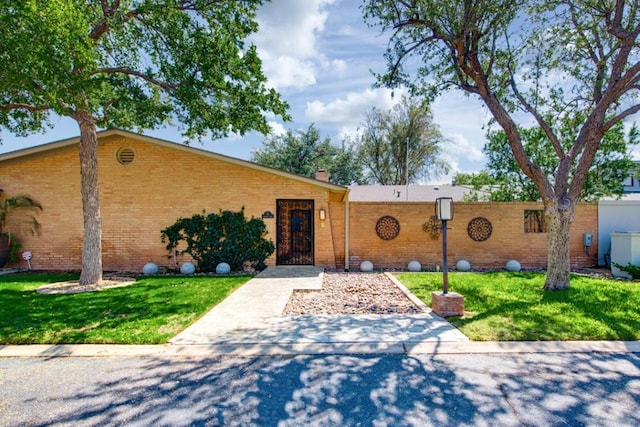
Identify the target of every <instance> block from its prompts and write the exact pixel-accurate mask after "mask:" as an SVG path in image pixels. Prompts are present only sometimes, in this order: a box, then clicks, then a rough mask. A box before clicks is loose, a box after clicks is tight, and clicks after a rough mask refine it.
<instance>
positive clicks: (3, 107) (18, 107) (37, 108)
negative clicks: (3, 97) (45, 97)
mask: <svg viewBox="0 0 640 427" xmlns="http://www.w3.org/2000/svg"><path fill="white" fill-rule="evenodd" d="M50 109H51V106H50V105H31V104H21V103H14V104H3V105H0V110H5V111H9V110H28V111H45V110H50Z"/></svg>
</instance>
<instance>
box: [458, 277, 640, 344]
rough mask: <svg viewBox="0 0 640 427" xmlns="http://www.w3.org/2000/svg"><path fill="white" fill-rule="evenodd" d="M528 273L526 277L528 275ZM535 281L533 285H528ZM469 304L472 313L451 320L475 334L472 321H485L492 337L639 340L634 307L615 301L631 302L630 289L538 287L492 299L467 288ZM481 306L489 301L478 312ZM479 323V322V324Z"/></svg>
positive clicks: (639, 322)
mask: <svg viewBox="0 0 640 427" xmlns="http://www.w3.org/2000/svg"><path fill="white" fill-rule="evenodd" d="M525 278H526V277H525ZM528 285H531V284H528ZM463 292H464V295H465V309H468V310H470V312H471V313H470V315H469V316H465V317H452V318H449V319H448V320H449V321H450V323H451V324H452V325H454V326H456V327H458V328H464V329H465V331H466V332H467V333H468V335H470V337H472V339H473V334H472V333H471V330H472V329H473V327H474V324H478V325H479V324H481V323H483V322H484V323H486V324H487V325H488V326H493V327H494V328H495V331H494V333H495V335H494V336H491V337H489V340H594V339H595V340H637V339H640V336H639V333H638V331H640V320H639V318H638V316H637V312H635V311H634V310H635V309H632V313H629V314H630V315H629V316H624V315H620V313H616V312H615V309H616V305H621V306H625V307H627V308H626V309H629V306H630V305H631V306H633V305H634V304H633V302H629V301H630V300H629V298H628V296H629V292H627V291H625V290H624V289H623V290H620V291H618V292H616V293H615V294H611V293H609V294H607V295H605V296H598V295H596V294H595V293H593V292H590V290H589V289H585V288H581V289H576V288H569V289H566V290H561V291H544V290H542V289H539V290H537V293H536V295H535V298H534V299H531V298H529V299H522V300H517V299H511V300H510V301H500V300H496V301H495V302H492V301H488V300H487V296H486V295H485V294H483V292H482V290H481V289H480V290H477V289H473V288H472V287H469V288H465V289H464V291H463ZM474 301H482V302H481V303H478V306H480V307H481V306H489V307H491V308H489V309H485V310H484V311H480V310H479V311H474V304H473V302H474ZM478 327H481V326H478Z"/></svg>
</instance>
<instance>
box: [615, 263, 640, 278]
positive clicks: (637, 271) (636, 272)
mask: <svg viewBox="0 0 640 427" xmlns="http://www.w3.org/2000/svg"><path fill="white" fill-rule="evenodd" d="M613 265H615V266H616V267H618V268H619V269H620V270H622V271H624V272H625V273H629V274H630V275H631V277H632V278H634V279H635V280H638V279H640V267H639V266H637V265H633V264H631V263H629V264H627V265H626V266H625V265H620V264H618V263H615V262H614V263H613Z"/></svg>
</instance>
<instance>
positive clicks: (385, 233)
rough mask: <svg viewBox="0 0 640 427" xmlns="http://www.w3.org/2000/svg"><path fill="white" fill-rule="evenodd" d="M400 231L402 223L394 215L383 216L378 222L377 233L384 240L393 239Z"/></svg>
mask: <svg viewBox="0 0 640 427" xmlns="http://www.w3.org/2000/svg"><path fill="white" fill-rule="evenodd" d="M399 233H400V223H399V222H398V220H397V219H395V218H394V217H392V216H388V215H387V216H383V217H381V218H380V219H379V220H378V222H376V234H377V235H378V237H380V238H381V239H383V240H392V239H395V238H396V237H398V234H399Z"/></svg>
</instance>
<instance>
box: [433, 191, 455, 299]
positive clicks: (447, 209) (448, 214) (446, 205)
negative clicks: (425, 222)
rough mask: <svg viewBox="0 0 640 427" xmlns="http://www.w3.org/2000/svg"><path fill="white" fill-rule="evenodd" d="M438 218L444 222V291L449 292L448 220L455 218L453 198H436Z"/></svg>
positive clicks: (444, 292)
mask: <svg viewBox="0 0 640 427" xmlns="http://www.w3.org/2000/svg"><path fill="white" fill-rule="evenodd" d="M436 218H437V219H439V220H440V221H441V222H442V293H443V294H445V295H446V294H447V293H448V292H449V277H448V267H447V221H451V220H452V219H453V199H452V198H451V197H438V198H437V199H436Z"/></svg>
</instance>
